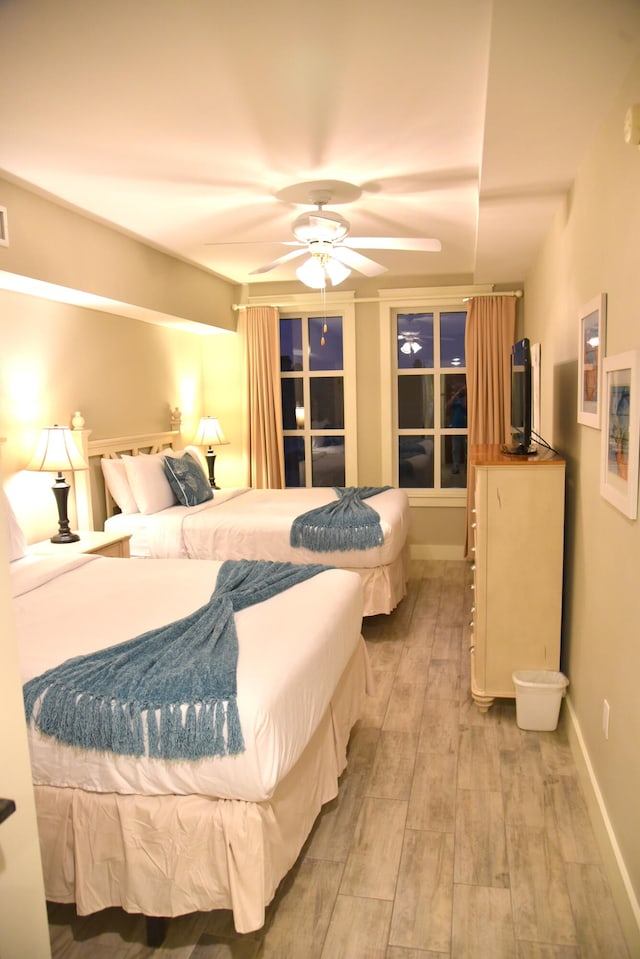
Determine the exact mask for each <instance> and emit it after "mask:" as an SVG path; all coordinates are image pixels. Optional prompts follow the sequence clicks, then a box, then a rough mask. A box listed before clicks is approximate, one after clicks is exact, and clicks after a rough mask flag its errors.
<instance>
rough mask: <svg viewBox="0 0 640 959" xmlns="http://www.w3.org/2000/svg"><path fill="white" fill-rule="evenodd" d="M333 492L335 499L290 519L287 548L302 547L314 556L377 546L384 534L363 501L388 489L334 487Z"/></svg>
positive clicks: (374, 516)
mask: <svg viewBox="0 0 640 959" xmlns="http://www.w3.org/2000/svg"><path fill="white" fill-rule="evenodd" d="M333 489H334V491H335V492H336V493H337V495H338V499H337V500H335V501H333V502H331V503H326V504H325V505H324V506H318V507H316V509H312V510H309V511H308V512H307V513H303V514H302V515H301V516H297V517H296V518H295V519H294V521H293V523H292V524H291V533H290V536H289V542H290V544H291V546H306V548H307V549H311V550H313V551H314V552H316V553H328V552H331V551H332V550H339V551H341V552H344V551H346V550H350V549H371V548H372V547H374V546H381V545H382V543H383V542H384V534H383V532H382V527H381V526H380V517H379V516H378V514H377V513H376V511H375V510H374V509H373V508H372V507H371V506H368V505H367V504H366V503H364V502H363V500H365V499H368V498H369V497H370V496H375V495H376V494H377V493H384V491H385V490H388V489H391V487H390V486H377V487H376V486H345V487H343V486H334V487H333Z"/></svg>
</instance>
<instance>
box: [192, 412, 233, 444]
mask: <svg viewBox="0 0 640 959" xmlns="http://www.w3.org/2000/svg"><path fill="white" fill-rule="evenodd" d="M228 442H229V440H228V439H227V438H226V436H225V435H224V433H223V432H222V427H221V426H220V423H219V421H218V419H217V417H215V416H203V417H202V419H201V420H200V424H199V426H198V432H197V433H196V438H195V440H194V443H195V444H196V446H225V445H226V444H227V443H228Z"/></svg>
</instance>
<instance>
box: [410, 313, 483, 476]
mask: <svg viewBox="0 0 640 959" xmlns="http://www.w3.org/2000/svg"><path fill="white" fill-rule="evenodd" d="M466 318H467V314H466V310H449V309H443V310H439V309H432V310H429V311H428V312H415V313H414V312H405V311H403V310H394V311H393V320H394V323H393V325H394V333H395V339H396V344H397V345H396V371H395V372H396V409H397V427H396V428H397V462H398V472H397V482H398V485H399V486H404V487H410V488H412V489H429V490H448V489H461V488H465V487H466V472H467V470H466V467H467V377H466V368H465V354H464V332H465V322H466Z"/></svg>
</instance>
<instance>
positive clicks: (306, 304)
mask: <svg viewBox="0 0 640 959" xmlns="http://www.w3.org/2000/svg"><path fill="white" fill-rule="evenodd" d="M353 300H354V294H353V293H350V294H345V293H326V292H325V293H323V294H322V296H319V295H318V294H314V293H310V294H306V293H302V294H296V295H289V296H283V297H282V298H281V299H280V300H278V298H277V297H276V298H275V299H274V298H273V297H251V298H250V300H249V305H250V306H262V305H270V306H275V307H277V308H278V311H279V320H280V319H288V318H293V319H297V318H300V317H301V318H302V319H303V321H304V320H305V319H307V318H308V317H322V316H340V317H341V318H342V370H341V371H340V370H313V371H311V370H309V368H308V366H307V368H306V370H304V371H303V375H302V376H301V377H299V376H294V377H292V378H294V379H302V381H303V396H304V404H305V408H306V409H309V408H310V407H309V405H308V401H309V389H310V385H309V384H310V381H311V379H314V378H317V377H323V376H325V377H326V376H335V377H337V376H341V377H342V384H343V396H344V428H343V429H341V430H331V431H330V432H331V434H332V435H336V436H344V449H345V455H344V472H345V486H357V485H358V420H357V380H356V320H355V306H354V302H353ZM305 326H306V327H307V329H306V330H305ZM307 336H308V325H307V324H305V323H304V322H303V349H304V346H305V344H306V343H307V342H308V340H307ZM326 433H327V430H321V429H315V430H313V429H311V427H310V425H309V420H308V417H307V422H306V423H305V427H304V429H302V430H285V429H283V431H282V435H283V438H284V437H287V436H297V437H299V438H303V439H304V450H305V486H304V487H288V488H296V489H297V488H301V489H313V488H314V487H313V486H312V475H313V474H312V459H311V441H312V438H313V437H314V436H319V435H322V436H324V435H326ZM316 488H321V487H316Z"/></svg>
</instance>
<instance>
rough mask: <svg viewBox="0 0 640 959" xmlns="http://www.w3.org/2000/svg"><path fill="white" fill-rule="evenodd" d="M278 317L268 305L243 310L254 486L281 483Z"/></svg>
mask: <svg viewBox="0 0 640 959" xmlns="http://www.w3.org/2000/svg"><path fill="white" fill-rule="evenodd" d="M278 321H279V313H278V310H277V309H276V308H275V307H272V306H250V307H248V308H247V309H246V311H245V323H244V329H245V355H246V363H247V366H246V368H247V389H248V397H247V399H248V413H249V464H250V484H251V486H252V487H254V488H255V489H282V488H283V487H284V447H283V441H282V404H281V400H280V336H279V322H278Z"/></svg>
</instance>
